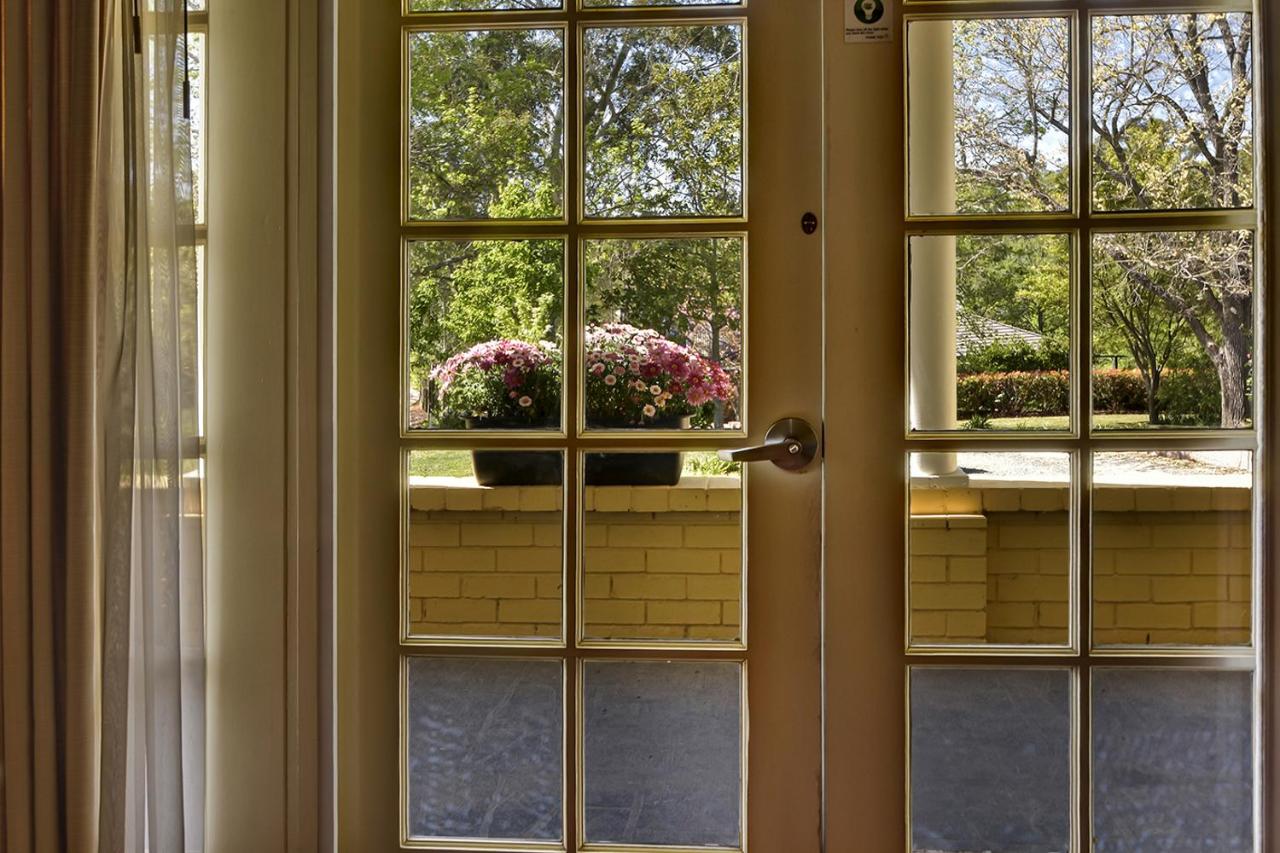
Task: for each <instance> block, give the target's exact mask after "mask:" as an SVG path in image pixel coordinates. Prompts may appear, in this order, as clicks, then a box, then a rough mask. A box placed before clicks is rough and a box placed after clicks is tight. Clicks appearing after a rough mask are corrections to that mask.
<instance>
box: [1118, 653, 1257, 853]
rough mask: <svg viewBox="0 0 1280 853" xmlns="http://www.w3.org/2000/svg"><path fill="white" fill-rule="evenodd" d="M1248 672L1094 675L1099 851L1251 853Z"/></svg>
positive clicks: (1250, 699)
mask: <svg viewBox="0 0 1280 853" xmlns="http://www.w3.org/2000/svg"><path fill="white" fill-rule="evenodd" d="M1251 693H1252V684H1251V676H1250V674H1249V673H1247V672H1203V671H1185V670H1184V671H1169V670H1163V671H1160V670H1133V669H1124V670H1122V669H1095V670H1093V821H1094V825H1093V838H1094V849H1095V850H1096V851H1097V853H1134V851H1142V853H1147V851H1152V853H1163V851H1168V853H1184V851H1193V850H1194V851H1205V853H1209V851H1212V853H1252V851H1253V849H1254V845H1253V738H1252V726H1253V723H1252V718H1253V715H1252V711H1251V709H1252V706H1253V700H1252V696H1251Z"/></svg>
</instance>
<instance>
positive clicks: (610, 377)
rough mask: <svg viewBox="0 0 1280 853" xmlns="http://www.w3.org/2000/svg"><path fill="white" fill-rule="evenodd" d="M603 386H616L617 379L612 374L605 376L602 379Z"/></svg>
mask: <svg viewBox="0 0 1280 853" xmlns="http://www.w3.org/2000/svg"><path fill="white" fill-rule="evenodd" d="M604 384H605V385H617V384H618V377H616V376H614V375H613V374H612V373H610V374H609V375H608V376H606V377H605V378H604Z"/></svg>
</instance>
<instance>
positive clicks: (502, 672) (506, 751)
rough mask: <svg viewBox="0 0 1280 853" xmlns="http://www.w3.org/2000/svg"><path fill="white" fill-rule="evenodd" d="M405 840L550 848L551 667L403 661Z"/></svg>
mask: <svg viewBox="0 0 1280 853" xmlns="http://www.w3.org/2000/svg"><path fill="white" fill-rule="evenodd" d="M406 666H407V677H408V688H407V693H408V703H409V707H408V710H407V713H408V721H407V722H408V726H407V728H408V766H407V770H408V775H409V779H408V820H409V826H408V830H409V837H411V838H415V839H425V838H472V839H498V838H502V839H523V840H530V841H559V840H560V839H561V838H563V837H564V833H563V823H564V822H563V818H562V812H561V791H562V789H563V788H562V786H563V778H562V766H563V762H562V759H561V754H562V751H563V736H562V733H563V731H564V716H563V708H564V700H563V684H564V678H563V675H562V674H561V673H562V670H561V664H560V662H559V661H544V660H494V659H489V660H486V659H481V660H468V659H463V658H435V657H410V658H409V659H408V661H407V663H406Z"/></svg>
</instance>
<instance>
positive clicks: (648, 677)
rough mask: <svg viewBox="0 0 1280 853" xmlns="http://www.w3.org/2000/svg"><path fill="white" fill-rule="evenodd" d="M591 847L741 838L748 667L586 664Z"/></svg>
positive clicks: (721, 842) (733, 843)
mask: <svg viewBox="0 0 1280 853" xmlns="http://www.w3.org/2000/svg"><path fill="white" fill-rule="evenodd" d="M582 684H583V708H584V711H583V716H584V720H583V736H584V744H583V776H584V778H583V782H584V787H583V798H584V801H585V805H586V838H585V841H586V842H587V843H589V844H591V843H600V844H608V843H615V844H665V845H680V846H688V847H695V846H696V847H737V846H739V845H740V844H741V838H742V748H743V743H742V737H743V731H742V667H741V665H740V664H737V663H727V662H726V663H707V662H698V663H692V662H675V661H644V662H641V661H589V662H587V663H586V664H585V665H584V666H583V680H582Z"/></svg>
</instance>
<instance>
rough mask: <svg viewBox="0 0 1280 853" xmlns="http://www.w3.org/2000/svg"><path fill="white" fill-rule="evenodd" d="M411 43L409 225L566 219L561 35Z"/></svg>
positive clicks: (476, 35)
mask: <svg viewBox="0 0 1280 853" xmlns="http://www.w3.org/2000/svg"><path fill="white" fill-rule="evenodd" d="M408 39H409V117H408V121H409V128H408V130H409V218H410V219H422V220H432V219H436V220H438V219H551V218H558V217H560V216H561V215H562V214H563V211H564V203H563V195H564V159H563V158H564V144H563V143H564V96H563V91H562V89H563V85H564V33H563V31H562V30H559V29H501V30H472V31H464V32H458V31H444V32H410V33H409V35H408Z"/></svg>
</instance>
